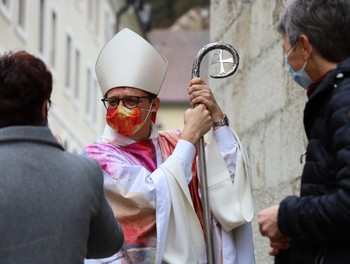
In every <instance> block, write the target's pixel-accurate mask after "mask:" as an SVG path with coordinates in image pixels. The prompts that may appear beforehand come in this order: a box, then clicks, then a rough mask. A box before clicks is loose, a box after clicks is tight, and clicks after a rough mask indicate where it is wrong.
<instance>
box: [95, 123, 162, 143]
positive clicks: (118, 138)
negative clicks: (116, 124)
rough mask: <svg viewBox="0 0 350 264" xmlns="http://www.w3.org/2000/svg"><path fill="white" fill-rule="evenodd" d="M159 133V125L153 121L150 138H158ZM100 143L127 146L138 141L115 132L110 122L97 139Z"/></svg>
mask: <svg viewBox="0 0 350 264" xmlns="http://www.w3.org/2000/svg"><path fill="white" fill-rule="evenodd" d="M158 135H159V133H158V129H157V126H156V125H155V124H154V123H153V122H152V123H151V135H150V137H149V138H157V137H158ZM97 142H98V143H109V144H112V145H114V146H126V145H129V144H132V143H135V142H136V141H135V140H133V139H130V138H128V137H125V136H122V135H120V134H118V133H117V132H115V131H114V130H113V128H111V127H110V126H109V125H108V124H106V127H105V129H104V131H103V134H102V136H101V137H100V138H99V139H98V140H97Z"/></svg>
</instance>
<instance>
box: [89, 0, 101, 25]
mask: <svg viewBox="0 0 350 264" xmlns="http://www.w3.org/2000/svg"><path fill="white" fill-rule="evenodd" d="M99 13H100V1H98V0H88V12H87V15H88V27H89V29H90V30H92V31H94V32H98V30H99Z"/></svg>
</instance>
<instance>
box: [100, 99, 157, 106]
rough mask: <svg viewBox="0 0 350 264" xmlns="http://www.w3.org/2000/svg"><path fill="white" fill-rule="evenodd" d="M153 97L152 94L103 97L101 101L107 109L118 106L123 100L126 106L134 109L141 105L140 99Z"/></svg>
mask: <svg viewBox="0 0 350 264" xmlns="http://www.w3.org/2000/svg"><path fill="white" fill-rule="evenodd" d="M143 98H151V97H150V96H125V97H124V98H116V97H111V98H103V99H101V101H102V102H103V105H104V106H105V108H106V109H115V108H117V107H118V105H119V102H120V101H122V102H123V105H124V106H125V107H126V108H129V109H133V108H136V107H137V106H138V105H139V102H140V99H143Z"/></svg>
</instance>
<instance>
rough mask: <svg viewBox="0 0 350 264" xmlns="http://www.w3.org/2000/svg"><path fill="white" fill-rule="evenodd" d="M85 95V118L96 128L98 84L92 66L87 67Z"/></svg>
mask: <svg viewBox="0 0 350 264" xmlns="http://www.w3.org/2000/svg"><path fill="white" fill-rule="evenodd" d="M86 76H87V79H86V85H87V95H86V111H85V113H86V120H87V121H88V122H89V123H90V124H91V125H92V128H94V129H97V126H96V125H97V124H96V121H97V113H96V110H97V104H98V103H99V100H97V89H98V84H97V80H96V77H95V75H94V74H93V71H92V67H88V68H87V75H86Z"/></svg>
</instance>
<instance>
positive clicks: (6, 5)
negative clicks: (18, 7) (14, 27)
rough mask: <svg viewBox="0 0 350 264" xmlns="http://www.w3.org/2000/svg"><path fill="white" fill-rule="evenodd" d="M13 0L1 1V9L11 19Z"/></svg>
mask: <svg viewBox="0 0 350 264" xmlns="http://www.w3.org/2000/svg"><path fill="white" fill-rule="evenodd" d="M11 3H12V2H11V1H10V0H1V1H0V11H1V14H2V15H4V17H5V18H6V19H7V20H8V21H11Z"/></svg>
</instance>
